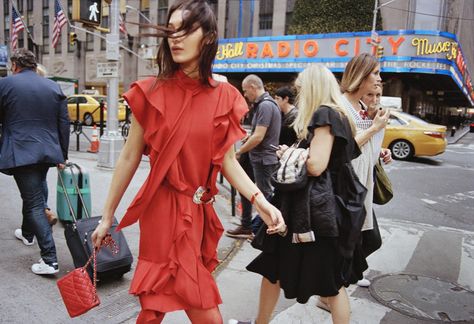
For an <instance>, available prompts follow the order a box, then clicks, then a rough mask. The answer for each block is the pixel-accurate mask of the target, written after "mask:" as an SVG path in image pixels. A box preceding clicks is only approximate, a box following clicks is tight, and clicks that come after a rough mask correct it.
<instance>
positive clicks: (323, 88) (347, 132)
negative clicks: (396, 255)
mask: <svg viewBox="0 0 474 324" xmlns="http://www.w3.org/2000/svg"><path fill="white" fill-rule="evenodd" d="M295 85H296V87H297V89H298V92H299V93H298V96H297V106H298V108H299V111H298V115H297V117H296V120H295V123H294V128H295V130H296V133H297V134H298V137H299V139H301V140H302V142H301V144H300V147H309V157H308V160H307V163H306V167H307V170H308V174H309V175H310V183H311V184H310V186H311V187H309V188H308V187H306V188H305V189H302V191H295V192H290V193H283V192H280V193H278V192H277V193H276V194H277V195H278V197H279V200H278V201H275V203H276V204H277V205H279V206H280V207H281V211H282V214H283V216H284V218H285V219H286V223H287V224H288V231H289V232H288V235H286V236H285V237H280V236H273V237H270V236H267V237H266V239H269V240H271V241H274V242H273V244H270V246H271V248H269V249H266V248H263V252H262V253H261V254H260V255H259V256H258V257H257V258H256V259H255V260H253V261H252V262H251V263H250V264H249V265H248V266H247V269H248V270H249V271H252V272H256V273H259V274H261V275H262V276H263V279H262V285H261V292H260V306H259V311H258V317H257V319H256V323H258V324H265V323H269V322H270V317H271V315H272V312H273V310H274V308H275V305H276V302H277V301H278V297H279V294H280V288H281V289H283V291H284V292H285V296H286V297H287V298H296V300H297V302H299V303H306V302H307V301H308V299H309V298H310V297H311V296H314V295H320V296H323V297H324V298H325V301H326V302H327V303H328V304H329V305H330V307H331V310H332V312H331V316H332V321H333V323H349V320H350V306H349V299H348V296H347V293H346V290H345V286H348V285H349V284H350V283H354V282H355V281H357V280H356V279H355V280H351V279H349V278H347V277H346V278H345V277H344V274H343V272H345V270H344V269H343V266H344V264H346V265H347V263H345V260H344V257H343V256H342V253H341V239H345V238H342V237H340V234H341V233H342V231H341V229H340V227H339V225H338V222H337V220H336V218H337V216H336V215H337V211H336V200H335V199H336V195H338V190H339V189H338V188H343V187H344V186H345V181H346V180H347V179H344V178H342V177H341V176H340V173H339V171H340V170H341V169H342V168H344V166H347V165H348V164H349V163H350V161H351V160H352V158H353V157H354V156H355V155H357V154H358V152H359V151H358V149H357V145H356V143H355V141H354V138H353V133H352V129H353V127H351V124H350V120H349V118H347V116H346V114H345V109H344V108H343V102H342V98H341V92H340V90H339V86H338V83H337V81H336V78H335V77H334V75H333V74H332V73H331V71H329V70H328V69H327V68H326V67H325V66H323V65H319V64H314V65H310V66H309V67H307V68H306V69H305V70H304V71H303V72H301V73H300V74H299V76H298V78H297V80H296V82H295ZM308 192H309V193H308ZM302 195H303V196H304V195H307V196H308V200H309V202H308V203H309V205H310V215H311V216H310V219H311V221H310V222H311V229H312V231H313V232H314V234H315V238H316V239H315V240H314V241H309V242H305V243H295V242H294V240H293V241H292V237H293V234H294V233H295V226H294V225H293V224H294V220H295V218H296V217H299V214H300V209H301V206H294V204H291V203H290V204H288V202H289V201H291V200H292V199H294V198H295V197H296V196H302ZM359 233H360V229H359ZM257 237H258V235H257ZM362 261H363V262H365V260H362ZM229 323H231V322H229ZM233 323H239V322H233Z"/></svg>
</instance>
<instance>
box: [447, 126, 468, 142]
mask: <svg viewBox="0 0 474 324" xmlns="http://www.w3.org/2000/svg"><path fill="white" fill-rule="evenodd" d="M461 132H462V133H461V134H460V135H459V136H458V137H457V138H456V139H455V140H453V141H452V142H450V141H449V140H448V145H450V144H456V143H457V142H458V141H459V140H460V139H461V138H463V137H464V136H465V135H466V134H467V133H469V127H464V129H462V130H461Z"/></svg>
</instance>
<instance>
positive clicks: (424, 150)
mask: <svg viewBox="0 0 474 324" xmlns="http://www.w3.org/2000/svg"><path fill="white" fill-rule="evenodd" d="M447 144H448V142H447V139H446V126H443V125H436V124H430V123H428V122H426V121H424V120H423V119H421V118H418V117H416V116H413V115H410V114H407V113H405V112H402V111H390V120H389V122H388V125H387V128H386V129H385V136H384V139H383V143H382V147H388V148H389V149H390V150H391V151H392V156H393V157H394V158H395V159H397V160H409V159H411V158H412V157H414V156H435V155H438V154H441V153H443V152H444V151H445V150H446V145H447Z"/></svg>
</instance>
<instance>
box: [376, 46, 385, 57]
mask: <svg viewBox="0 0 474 324" xmlns="http://www.w3.org/2000/svg"><path fill="white" fill-rule="evenodd" d="M375 56H376V57H378V58H380V57H382V56H383V46H380V45H377V52H376V54H375Z"/></svg>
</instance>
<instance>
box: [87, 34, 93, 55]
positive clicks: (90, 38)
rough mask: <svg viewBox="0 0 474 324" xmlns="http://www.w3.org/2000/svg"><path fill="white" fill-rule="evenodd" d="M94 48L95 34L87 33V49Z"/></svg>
mask: <svg viewBox="0 0 474 324" xmlns="http://www.w3.org/2000/svg"><path fill="white" fill-rule="evenodd" d="M93 50H94V36H93V35H91V34H89V33H87V34H86V51H93Z"/></svg>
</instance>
